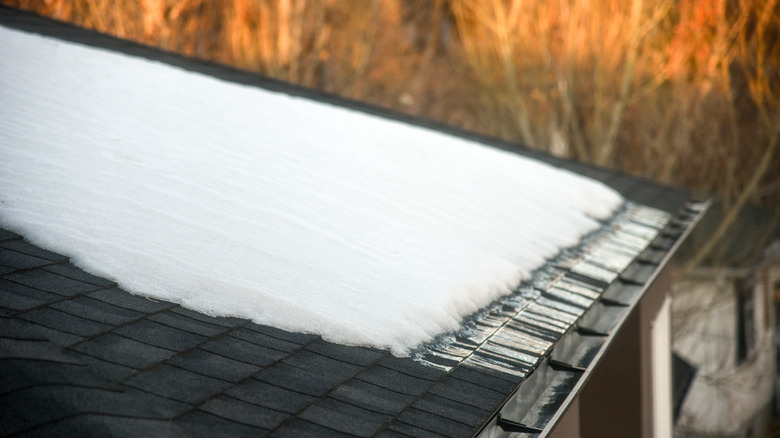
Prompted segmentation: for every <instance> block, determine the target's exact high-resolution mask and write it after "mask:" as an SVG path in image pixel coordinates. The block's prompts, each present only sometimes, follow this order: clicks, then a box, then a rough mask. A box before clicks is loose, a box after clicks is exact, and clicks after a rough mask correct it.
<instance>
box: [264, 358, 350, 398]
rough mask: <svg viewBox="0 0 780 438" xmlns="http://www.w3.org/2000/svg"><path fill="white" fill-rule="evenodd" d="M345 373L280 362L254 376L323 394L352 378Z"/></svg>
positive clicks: (314, 393) (277, 383) (285, 386)
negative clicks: (299, 366)
mask: <svg viewBox="0 0 780 438" xmlns="http://www.w3.org/2000/svg"><path fill="white" fill-rule="evenodd" d="M350 377H351V376H346V375H344V374H343V373H338V374H330V373H327V372H317V371H316V370H315V371H308V370H305V369H302V368H298V367H294V366H291V365H287V364H286V363H284V362H279V363H276V364H274V365H273V366H271V367H269V368H266V369H264V370H262V371H260V372H259V373H257V375H256V376H254V378H256V379H257V380H260V381H262V382H266V383H270V384H272V385H276V386H279V387H281V388H285V389H289V390H291V391H296V392H300V393H302V394H308V395H313V396H321V395H324V394H325V393H326V392H328V391H330V390H331V389H333V388H334V387H335V386H338V385H340V384H341V383H342V382H344V380H346V379H348V378H350Z"/></svg>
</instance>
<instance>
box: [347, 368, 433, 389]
mask: <svg viewBox="0 0 780 438" xmlns="http://www.w3.org/2000/svg"><path fill="white" fill-rule="evenodd" d="M357 379H359V380H362V381H364V382H368V383H372V384H374V385H376V386H379V387H382V388H385V389H389V390H391V391H396V392H400V393H403V394H408V395H414V396H417V395H420V394H422V393H424V392H425V391H427V390H428V388H430V387H431V385H432V384H433V383H432V382H431V381H429V380H424V379H418V378H416V377H412V376H410V375H407V374H403V373H400V372H398V371H395V370H391V369H389V368H385V367H382V366H373V367H371V368H369V369H367V370H366V371H364V372H363V373H361V374H359V375H358V376H357Z"/></svg>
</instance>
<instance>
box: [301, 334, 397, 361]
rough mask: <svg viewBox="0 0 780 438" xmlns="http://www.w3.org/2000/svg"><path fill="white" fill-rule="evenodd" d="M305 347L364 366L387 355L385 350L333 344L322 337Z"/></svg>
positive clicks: (323, 354)
mask: <svg viewBox="0 0 780 438" xmlns="http://www.w3.org/2000/svg"><path fill="white" fill-rule="evenodd" d="M306 349H307V350H309V351H313V352H315V353H317V354H320V355H322V356H327V357H330V358H332V359H337V360H340V361H343V362H349V363H351V364H355V365H360V366H366V365H368V364H370V363H372V362H374V361H376V360H377V359H379V358H381V357H384V356H387V355H388V353H387V352H386V351H380V350H377V349H374V348H366V347H349V346H346V345H339V344H334V343H332V342H328V341H324V340H322V339H317V340H315V341H313V342H311V343H310V344H308V345H306Z"/></svg>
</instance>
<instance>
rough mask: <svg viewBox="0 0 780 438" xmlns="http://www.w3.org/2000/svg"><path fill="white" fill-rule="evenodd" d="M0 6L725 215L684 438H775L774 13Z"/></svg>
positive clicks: (695, 350) (689, 359)
mask: <svg viewBox="0 0 780 438" xmlns="http://www.w3.org/2000/svg"><path fill="white" fill-rule="evenodd" d="M0 3H2V4H5V5H8V6H12V7H17V8H21V9H26V10H30V11H34V12H36V13H39V14H41V15H46V16H49V17H53V18H56V19H58V20H63V21H69V22H73V23H75V24H77V25H79V26H82V27H87V28H91V29H95V30H97V31H100V32H104V33H109V34H112V35H115V36H118V37H120V38H125V39H130V40H134V41H137V42H140V43H143V44H147V45H151V46H155V47H159V48H161V49H163V50H166V51H172V52H180V53H183V54H185V55H187V56H192V57H196V58H202V59H205V60H209V61H214V62H218V63H222V64H227V65H230V66H234V67H237V68H240V69H244V70H249V71H253V72H257V73H260V74H263V75H266V76H269V77H272V78H276V79H279V80H282V81H287V82H292V83H295V84H300V85H302V86H306V87H311V88H316V89H319V90H323V91H325V92H328V93H333V94H336V95H340V96H343V97H345V98H349V99H354V100H359V101H364V102H368V103H370V104H374V105H378V106H382V107H386V108H390V109H393V110H397V111H401V112H405V113H409V114H412V115H415V116H421V117H425V118H430V119H434V120H438V121H441V122H444V123H447V124H451V125H455V126H458V127H461V128H464V129H467V130H471V131H476V132H479V133H482V134H487V135H490V136H495V137H499V138H502V139H505V140H509V141H514V142H518V143H523V144H526V145H528V146H530V147H533V148H537V149H541V150H545V151H548V152H550V153H552V154H554V155H557V156H561V157H567V158H573V159H576V160H580V161H587V162H591V163H594V164H597V165H600V166H606V167H610V168H615V169H620V170H622V171H625V172H628V173H631V174H633V175H637V176H641V177H646V178H650V179H653V180H657V181H660V182H663V183H668V184H672V185H675V186H678V187H683V188H686V189H689V190H691V191H692V192H693V193H695V194H696V195H697V196H699V197H701V198H705V197H706V198H713V199H715V200H716V203H715V204H714V206H713V207H712V209H711V214H710V215H709V216H708V218H707V221H705V224H704V225H703V226H702V227H699V231H698V233H697V235H696V236H694V238H693V239H690V240H691V242H692V243H691V244H690V245H689V246H688V248H685V251H683V254H684V255H685V256H684V258H682V259H681V260H680V261H679V263H678V264H677V282H676V286H675V288H676V291H675V293H676V295H677V299H676V302H675V321H674V325H675V333H674V336H675V340H674V343H675V348H676V350H675V351H676V356H675V361H676V362H675V366H676V367H677V368H678V371H679V372H678V374H677V376H678V377H679V379H678V386H677V388H676V391H677V393H678V394H679V396H678V399H679V401H678V403H677V405H676V406H675V413H676V416H677V427H676V432H675V433H676V435H678V436H702V437H704V436H707V437H725V436H729V437H731V436H738V437H743V436H765V433H769V434H772V433H774V432H772V431H771V430H770V431H769V432H765V430H767V428H769V429H771V425H772V419H773V418H775V417H776V415H775V412H777V405H778V404H777V403H776V402H775V399H776V394H777V391H776V390H775V387H776V386H778V385H777V382H778V381H779V380H778V379H777V377H776V376H777V369H778V368H777V366H776V362H777V360H776V357H777V351H778V348H777V346H776V343H777V339H778V337H777V336H776V335H775V333H776V331H777V330H776V328H775V326H776V322H777V318H775V313H776V312H775V309H776V307H777V302H778V300H780V243H775V242H780V240H778V239H779V238H780V234H779V233H780V222H778V219H777V217H778V215H780V145H779V144H778V143H780V1H778V0H709V1H708V0H634V1H620V0H600V1H595V0H594V1H588V0H546V1H541V0H427V1H424V0H376V1H334V0H320V1H303V0H0ZM678 361H680V362H678ZM686 376H687V378H686ZM697 394H698V395H697ZM775 436H780V433H777V434H776V435H775Z"/></svg>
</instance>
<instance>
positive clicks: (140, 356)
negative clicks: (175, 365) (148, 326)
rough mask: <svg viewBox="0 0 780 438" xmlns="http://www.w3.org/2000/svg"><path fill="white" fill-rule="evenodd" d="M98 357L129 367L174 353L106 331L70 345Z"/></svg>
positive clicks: (159, 360)
mask: <svg viewBox="0 0 780 438" xmlns="http://www.w3.org/2000/svg"><path fill="white" fill-rule="evenodd" d="M71 348H72V349H73V350H74V351H78V352H81V353H84V354H88V355H90V356H93V357H96V358H98V359H103V360H107V361H109V362H113V363H116V364H119V365H124V366H128V367H131V368H136V369H140V368H145V367H148V366H149V365H152V364H154V363H157V362H161V361H163V360H165V359H167V358H169V357H171V356H173V355H174V352H173V351H170V350H165V349H162V348H159V347H155V346H153V345H149V344H144V343H143V342H138V341H136V340H133V339H130V338H125V337H124V336H119V335H115V334H113V333H107V334H105V335H102V336H99V337H97V338H94V339H90V340H88V341H85V342H82V343H80V344H76V345H74V346H73V347H71Z"/></svg>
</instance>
